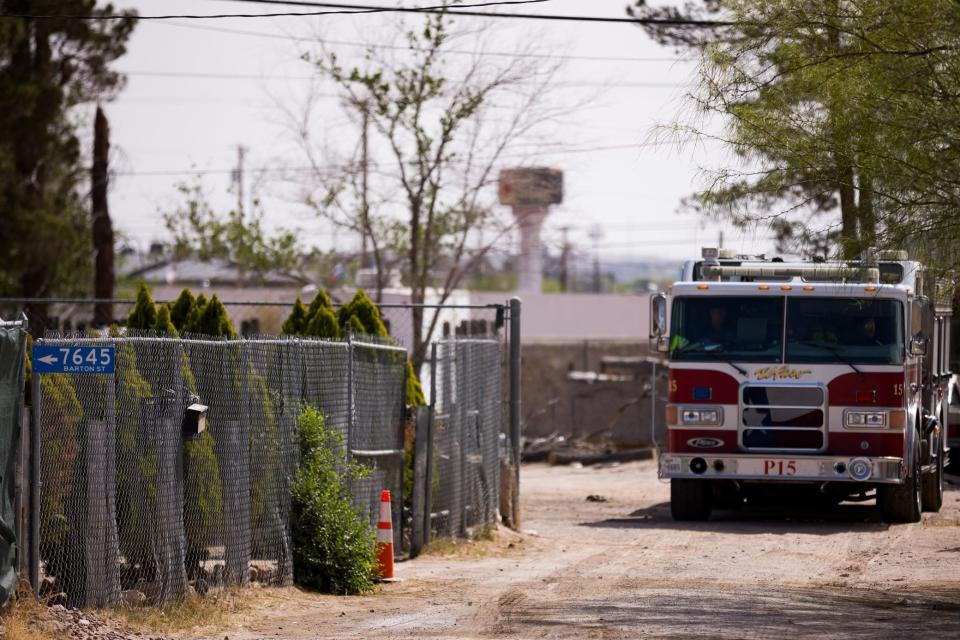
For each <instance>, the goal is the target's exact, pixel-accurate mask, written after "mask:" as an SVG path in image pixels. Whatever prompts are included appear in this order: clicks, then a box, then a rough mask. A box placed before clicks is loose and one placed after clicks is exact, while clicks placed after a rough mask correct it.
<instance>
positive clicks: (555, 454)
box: [521, 432, 653, 466]
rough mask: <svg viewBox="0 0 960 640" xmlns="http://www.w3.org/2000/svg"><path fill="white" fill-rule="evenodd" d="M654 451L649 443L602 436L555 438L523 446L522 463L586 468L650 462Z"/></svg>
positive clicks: (530, 442) (543, 439)
mask: <svg viewBox="0 0 960 640" xmlns="http://www.w3.org/2000/svg"><path fill="white" fill-rule="evenodd" d="M652 457H653V448H652V447H650V446H649V445H647V444H646V443H641V442H630V441H618V440H612V439H611V438H609V436H608V435H607V434H605V433H603V432H600V433H595V434H590V435H587V436H582V437H567V436H564V435H560V434H556V433H554V434H552V435H550V436H547V437H546V438H534V439H531V440H527V441H526V442H524V446H523V451H522V453H521V459H522V460H523V462H546V463H548V464H550V465H565V464H573V463H579V464H582V465H583V466H590V465H598V464H609V463H619V462H632V461H634V460H649V459H651V458H652Z"/></svg>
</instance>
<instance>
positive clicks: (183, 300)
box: [170, 289, 202, 331]
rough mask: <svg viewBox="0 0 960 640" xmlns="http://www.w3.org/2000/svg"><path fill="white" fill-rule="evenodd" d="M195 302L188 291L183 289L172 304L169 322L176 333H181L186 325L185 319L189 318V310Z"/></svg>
mask: <svg viewBox="0 0 960 640" xmlns="http://www.w3.org/2000/svg"><path fill="white" fill-rule="evenodd" d="M201 295H202V294H201ZM195 302H196V301H195V300H194V298H193V294H192V293H190V290H189V289H184V290H183V291H181V292H180V295H179V296H178V297H177V299H176V301H175V302H174V303H173V306H172V307H171V308H170V320H171V322H173V326H174V327H176V329H177V331H183V328H184V327H185V326H186V325H187V318H188V317H189V316H190V310H191V309H193V306H194V303H195Z"/></svg>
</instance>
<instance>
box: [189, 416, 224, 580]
mask: <svg viewBox="0 0 960 640" xmlns="http://www.w3.org/2000/svg"><path fill="white" fill-rule="evenodd" d="M213 445H214V442H213V436H211V435H210V432H209V431H204V432H203V433H201V434H200V435H199V436H197V437H196V438H189V439H187V440H186V442H184V445H183V475H184V483H183V487H184V491H183V494H184V495H183V525H184V531H185V533H186V537H187V571H188V572H189V574H190V575H191V576H197V575H199V574H200V563H201V562H202V561H204V560H206V556H207V547H208V546H210V544H212V543H213V540H212V539H211V538H212V535H213V533H214V532H215V531H218V530H219V529H220V528H221V526H222V525H223V489H222V484H221V479H220V468H219V466H218V464H217V456H216V454H215V453H214V449H213Z"/></svg>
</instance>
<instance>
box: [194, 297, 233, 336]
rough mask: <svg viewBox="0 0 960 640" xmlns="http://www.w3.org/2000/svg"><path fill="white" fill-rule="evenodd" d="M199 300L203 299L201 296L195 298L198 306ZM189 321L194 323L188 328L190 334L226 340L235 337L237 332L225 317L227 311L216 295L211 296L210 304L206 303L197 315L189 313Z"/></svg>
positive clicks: (227, 317)
mask: <svg viewBox="0 0 960 640" xmlns="http://www.w3.org/2000/svg"><path fill="white" fill-rule="evenodd" d="M201 298H203V295H202V294H201V295H200V297H198V298H197V303H198V306H199V303H200V299H201ZM190 319H191V320H193V321H194V323H193V324H192V325H190V328H189V331H190V332H191V333H199V334H202V335H205V336H214V337H226V338H235V337H236V336H237V330H236V329H234V328H233V322H231V321H230V316H228V315H227V309H226V307H224V306H223V303H222V302H220V299H219V298H218V297H217V294H213V297H212V298H210V302H206V303H205V304H204V305H203V307H202V309H200V310H199V312H198V313H196V314H194V313H193V312H192V311H191V313H190Z"/></svg>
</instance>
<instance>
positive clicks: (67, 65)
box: [0, 0, 135, 327]
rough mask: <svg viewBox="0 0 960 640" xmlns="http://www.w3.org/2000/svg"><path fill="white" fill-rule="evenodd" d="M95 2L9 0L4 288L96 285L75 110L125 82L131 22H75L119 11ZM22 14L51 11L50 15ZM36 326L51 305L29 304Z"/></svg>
mask: <svg viewBox="0 0 960 640" xmlns="http://www.w3.org/2000/svg"><path fill="white" fill-rule="evenodd" d="M97 5H98V3H97V2H96V1H95V0H57V1H56V2H53V1H52V0H2V1H0V10H2V14H3V15H4V18H3V20H2V21H0V211H2V212H3V213H2V223H3V224H0V255H3V256H4V257H5V260H4V269H3V270H2V271H0V292H3V295H22V296H27V297H43V296H49V295H52V294H85V293H87V292H88V291H89V289H90V283H91V282H92V278H91V273H92V264H91V258H92V253H91V251H90V238H91V216H90V212H89V211H88V209H87V206H86V202H85V198H84V193H85V192H86V191H87V189H88V187H89V183H88V182H87V181H88V177H89V174H88V172H87V171H86V168H85V166H86V164H87V163H86V162H84V161H83V160H82V158H81V149H82V145H81V142H80V135H79V134H78V131H77V125H76V121H75V120H74V119H73V118H72V117H71V114H72V112H73V110H74V108H75V107H77V106H79V105H82V104H84V103H89V102H91V101H95V100H96V101H103V100H109V99H110V98H111V97H112V95H113V94H115V93H116V91H117V90H119V89H120V88H121V87H122V86H123V77H122V76H121V75H120V74H118V73H117V72H115V71H112V70H111V69H110V66H111V64H112V63H113V62H114V61H115V60H116V59H117V58H119V57H120V56H122V55H123V54H124V52H125V47H126V42H127V40H128V39H129V37H130V34H131V32H132V31H133V28H134V25H135V20H134V19H133V18H134V16H135V13H134V12H132V11H127V12H125V13H126V15H129V16H131V19H129V20H101V19H94V20H76V19H73V18H71V17H70V16H73V15H94V16H96V15H105V14H115V13H117V11H116V10H115V9H114V7H113V6H111V5H104V6H97ZM14 15H19V16H29V15H48V16H52V17H46V18H40V19H37V18H30V17H13V16H14ZM28 315H29V316H30V319H31V321H32V322H34V323H35V327H38V326H40V325H42V324H43V323H44V321H45V318H46V313H45V309H44V308H43V307H42V306H40V305H31V306H30V308H28Z"/></svg>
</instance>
